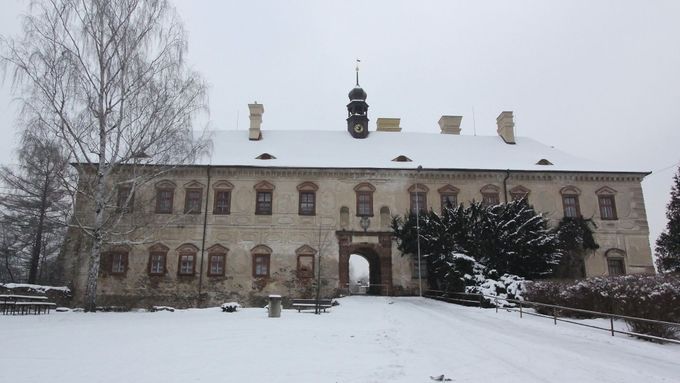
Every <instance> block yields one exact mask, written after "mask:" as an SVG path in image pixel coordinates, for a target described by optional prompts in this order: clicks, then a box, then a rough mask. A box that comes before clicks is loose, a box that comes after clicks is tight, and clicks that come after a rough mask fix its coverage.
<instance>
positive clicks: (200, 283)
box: [198, 165, 210, 307]
mask: <svg viewBox="0 0 680 383" xmlns="http://www.w3.org/2000/svg"><path fill="white" fill-rule="evenodd" d="M206 171H207V173H208V185H207V186H206V188H205V189H206V191H205V211H204V212H203V239H202V240H201V267H200V269H199V273H198V306H199V307H201V301H202V299H203V298H202V293H203V263H204V260H205V254H204V253H205V235H206V228H207V227H208V202H209V201H208V198H209V197H210V165H208V167H207V168H206Z"/></svg>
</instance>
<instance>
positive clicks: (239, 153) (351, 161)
mask: <svg viewBox="0 0 680 383" xmlns="http://www.w3.org/2000/svg"><path fill="white" fill-rule="evenodd" d="M211 137H212V141H213V150H212V154H211V155H210V156H208V157H206V158H203V159H202V160H200V161H199V164H210V165H231V166H254V167H293V168H376V169H416V168H417V167H418V166H422V167H423V169H472V170H506V169H509V170H528V171H577V172H626V173H646V172H645V171H643V170H640V169H622V168H617V167H616V166H612V165H604V164H597V163H595V162H593V161H590V160H586V159H581V158H577V157H574V156H572V155H569V154H567V153H564V152H562V151H559V150H557V149H555V148H553V147H550V146H547V145H544V144H541V143H539V142H537V141H535V140H532V139H530V138H525V137H517V138H516V144H514V145H512V144H506V143H505V142H504V141H503V139H501V138H500V137H498V136H466V135H453V134H437V133H409V132H378V131H372V132H370V134H369V135H368V137H367V138H365V139H356V138H353V137H352V136H351V135H350V134H349V133H348V132H346V131H319V130H317V131H309V130H285V131H284V130H271V131H268V130H263V131H262V139H261V140H258V141H250V140H248V131H247V130H222V131H213V132H212V134H211ZM399 156H403V157H402V158H401V160H402V161H394V159H395V158H397V157H399ZM258 157H260V158H271V159H258ZM404 157H405V158H404ZM405 159H406V160H410V161H403V160H405ZM541 160H547V161H548V162H549V163H551V164H552V165H538V164H537V163H538V162H539V161H541ZM542 162H544V163H545V161H542Z"/></svg>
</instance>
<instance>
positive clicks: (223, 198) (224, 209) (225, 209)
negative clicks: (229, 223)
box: [213, 190, 231, 214]
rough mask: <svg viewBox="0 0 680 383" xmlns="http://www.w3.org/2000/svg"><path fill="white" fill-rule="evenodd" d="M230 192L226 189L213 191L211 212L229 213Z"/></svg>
mask: <svg viewBox="0 0 680 383" xmlns="http://www.w3.org/2000/svg"><path fill="white" fill-rule="evenodd" d="M230 205H231V192H229V191H226V190H221V191H216V192H215V204H214V207H213V214H229V213H230V210H231V207H230Z"/></svg>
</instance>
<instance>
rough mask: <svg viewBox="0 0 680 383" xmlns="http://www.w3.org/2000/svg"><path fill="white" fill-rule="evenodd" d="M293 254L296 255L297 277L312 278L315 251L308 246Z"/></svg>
mask: <svg viewBox="0 0 680 383" xmlns="http://www.w3.org/2000/svg"><path fill="white" fill-rule="evenodd" d="M295 254H297V277H298V278H313V277H314V255H315V254H316V250H314V249H313V248H311V247H310V246H308V245H304V246H302V247H300V248H299V249H297V250H295Z"/></svg>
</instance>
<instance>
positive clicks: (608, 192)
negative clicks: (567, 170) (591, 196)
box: [595, 186, 625, 270]
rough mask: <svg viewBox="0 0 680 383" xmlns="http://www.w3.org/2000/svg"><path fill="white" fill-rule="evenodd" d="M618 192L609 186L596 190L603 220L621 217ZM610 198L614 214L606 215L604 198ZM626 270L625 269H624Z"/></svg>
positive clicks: (613, 219)
mask: <svg viewBox="0 0 680 383" xmlns="http://www.w3.org/2000/svg"><path fill="white" fill-rule="evenodd" d="M616 193H617V191H616V190H614V189H612V188H610V187H609V186H603V187H601V188H599V189H597V190H596V191H595V194H596V195H597V206H598V208H599V210H600V219H601V220H603V221H616V220H618V219H619V216H618V213H617V211H616ZM604 199H608V200H610V201H611V206H610V207H611V209H612V215H611V216H609V217H605V215H606V214H603V213H604V211H605V210H604V208H605V206H604V204H603V200H604ZM624 270H625V269H624Z"/></svg>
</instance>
